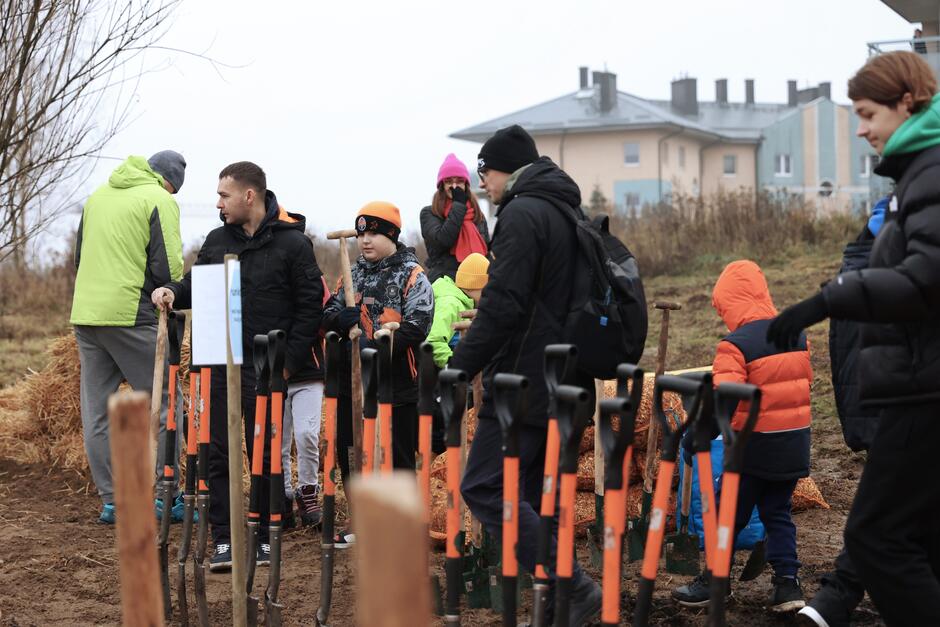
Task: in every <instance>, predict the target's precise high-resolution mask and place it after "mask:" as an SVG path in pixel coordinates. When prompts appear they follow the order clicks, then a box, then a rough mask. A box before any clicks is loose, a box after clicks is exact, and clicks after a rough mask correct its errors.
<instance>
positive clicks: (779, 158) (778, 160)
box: [774, 152, 793, 176]
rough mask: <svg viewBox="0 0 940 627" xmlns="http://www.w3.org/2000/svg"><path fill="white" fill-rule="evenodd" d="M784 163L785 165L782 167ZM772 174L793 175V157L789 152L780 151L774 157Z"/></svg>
mask: <svg viewBox="0 0 940 627" xmlns="http://www.w3.org/2000/svg"><path fill="white" fill-rule="evenodd" d="M783 165H786V167H785V168H784V167H782V166H783ZM774 176H793V159H792V157H790V153H786V152H781V153H779V154H777V155H776V156H775V158H774Z"/></svg>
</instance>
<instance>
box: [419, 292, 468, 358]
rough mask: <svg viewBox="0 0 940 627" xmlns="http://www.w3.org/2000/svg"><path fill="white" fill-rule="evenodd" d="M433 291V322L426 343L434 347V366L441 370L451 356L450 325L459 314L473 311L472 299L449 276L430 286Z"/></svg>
mask: <svg viewBox="0 0 940 627" xmlns="http://www.w3.org/2000/svg"><path fill="white" fill-rule="evenodd" d="M431 289H432V290H433V291H434V321H433V322H432V323H431V332H430V333H428V342H430V343H431V346H433V347H434V365H436V366H437V367H438V368H443V367H444V366H446V365H447V360H448V359H450V356H451V355H452V354H453V352H454V351H453V350H451V348H450V338H452V337H454V329H453V327H452V326H451V325H453V324H454V323H455V322H458V321H459V320H460V312H461V311H467V310H468V309H473V299H472V298H470V297H469V296H467V295H466V294H464V292H463V290H462V289H460V288H459V287H457V284H456V283H454V280H453V279H452V278H450V277H449V276H446V275H445V276H442V277H441V278H439V279H438V280H436V281H434V283H433V284H432V285H431Z"/></svg>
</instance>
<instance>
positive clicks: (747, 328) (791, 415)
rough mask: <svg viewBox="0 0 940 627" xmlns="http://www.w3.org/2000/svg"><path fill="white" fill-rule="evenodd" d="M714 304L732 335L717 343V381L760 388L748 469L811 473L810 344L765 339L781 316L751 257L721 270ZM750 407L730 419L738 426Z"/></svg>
mask: <svg viewBox="0 0 940 627" xmlns="http://www.w3.org/2000/svg"><path fill="white" fill-rule="evenodd" d="M712 305H713V306H714V307H715V309H716V310H717V311H718V314H719V315H720V316H721V318H722V320H724V322H725V324H726V325H727V327H728V330H729V331H730V333H729V334H728V336H726V337H725V338H724V340H722V341H721V342H720V343H719V344H718V350H717V353H716V355H715V361H714V363H713V364H712V372H713V375H714V381H715V385H718V384H719V383H724V382H728V381H731V382H735V383H751V384H753V385H756V386H758V387H760V388H761V393H762V399H761V411H760V416H759V418H758V420H757V426H756V427H755V429H754V434H753V435H752V436H751V439H750V440H749V442H748V445H747V450H746V451H745V455H744V472H745V473H747V474H753V475H756V476H759V477H762V478H765V479H771V480H786V479H794V478H798V477H805V476H807V475H809V448H810V384H811V382H812V380H813V370H812V367H811V366H810V361H809V345H808V344H807V341H806V336H805V335H802V336H801V337H800V341H799V342H798V346H797V347H796V348H793V349H789V350H783V351H781V350H778V349H777V348H776V347H775V346H773V345H772V344H770V343H769V342H767V339H766V336H767V327H768V325H769V324H770V321H771V319H772V318H773V317H774V316H776V315H777V309H776V308H775V307H774V303H773V300H771V298H770V291H769V290H768V288H767V281H766V280H765V278H764V273H763V272H761V269H760V267H758V265H757V264H756V263H754V262H752V261H735V262H733V263H730V264H728V266H727V267H726V268H725V269H724V271H723V272H722V273H721V276H720V277H719V278H718V281H717V282H716V283H715V288H714V290H713V292H712ZM747 411H748V406H747V404H746V403H742V404H741V406H739V407H738V408H737V410H736V411H735V413H734V417H733V418H732V423H731V424H732V427H733V428H734V429H735V430H740V429H742V428H743V427H744V421H745V419H746V418H747Z"/></svg>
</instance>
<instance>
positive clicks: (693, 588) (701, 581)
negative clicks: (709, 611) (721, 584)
mask: <svg viewBox="0 0 940 627" xmlns="http://www.w3.org/2000/svg"><path fill="white" fill-rule="evenodd" d="M711 580H712V578H711V575H710V574H709V573H708V572H704V573H701V574H699V575H696V576H695V579H693V580H692V581H690V582H689V583H687V584H686V585H684V586H679V587H678V588H676V589H675V590H673V591H672V598H673V599H675V600H676V601H678V602H679V605H683V606H685V607H706V606H707V605H708V599H709V597H710V596H711V591H710V590H709V588H710V586H711ZM725 596H726V598H728V597H730V596H731V584H730V582H729V584H728V591H727V593H726V595H725Z"/></svg>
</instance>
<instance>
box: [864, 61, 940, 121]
mask: <svg viewBox="0 0 940 627" xmlns="http://www.w3.org/2000/svg"><path fill="white" fill-rule="evenodd" d="M936 93H937V78H936V77H935V76H934V73H933V70H932V69H930V66H929V65H928V64H927V62H926V61H924V59H923V57H922V56H921V55H919V54H917V53H914V52H908V51H907V50H895V51H893V52H886V53H884V54H879V55H877V56H874V57H872V58H870V59H869V60H868V62H867V63H865V65H863V66H862V69H860V70H859V71H858V72H856V73H855V76H853V77H852V78H850V79H849V100H862V99H864V98H867V99H869V100H873V101H875V102H877V103H878V104H880V105H885V106H888V107H894V106H896V105H897V104H898V102H900V101H901V99H902V98H903V97H904V94H910V95H911V98H912V99H913V101H914V102H913V106H912V107H911V112H912V113H917V112H918V111H920V110H921V109H923V108H924V107H927V106H929V105H930V101H931V99H932V98H933V96H934V94H936Z"/></svg>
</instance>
